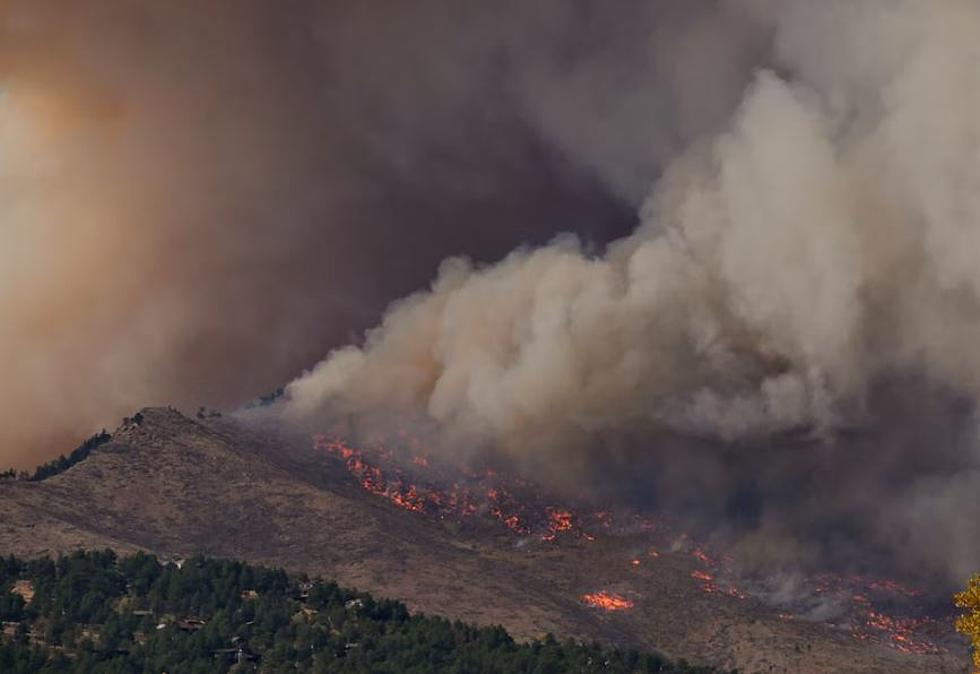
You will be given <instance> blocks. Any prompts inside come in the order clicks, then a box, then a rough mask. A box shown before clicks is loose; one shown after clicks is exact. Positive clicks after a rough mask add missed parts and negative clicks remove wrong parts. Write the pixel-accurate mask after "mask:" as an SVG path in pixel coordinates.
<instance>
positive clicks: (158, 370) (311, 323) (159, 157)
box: [0, 0, 768, 467]
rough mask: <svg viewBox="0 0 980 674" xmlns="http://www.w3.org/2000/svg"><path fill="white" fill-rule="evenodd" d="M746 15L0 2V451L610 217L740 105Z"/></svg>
mask: <svg viewBox="0 0 980 674" xmlns="http://www.w3.org/2000/svg"><path fill="white" fill-rule="evenodd" d="M219 5H220V6H219ZM757 23H758V21H757V19H756V18H754V17H752V16H749V15H747V14H744V13H743V12H742V11H740V10H739V9H737V8H733V7H728V6H727V5H719V4H718V3H714V2H705V3H693V4H690V5H687V4H685V6H683V7H680V6H678V3H648V2H646V1H640V0H631V1H629V2H624V3H621V4H620V5H619V6H617V8H616V9H615V10H611V9H610V8H609V7H606V6H602V5H599V4H597V3H582V2H572V3H569V2H564V1H558V0H543V1H539V2H534V3H526V2H517V1H516V0H515V1H512V2H503V3H501V2H476V3H466V5H465V7H464V6H463V5H461V4H459V3H454V2H448V1H446V0H424V1H423V2H416V3H410V4H409V3H404V2H394V1H388V0H383V1H380V2H372V3H363V2H348V1H346V0H331V1H329V2H314V1H312V0H298V1H297V2H290V3H288V7H284V6H283V5H282V4H281V3H275V2H268V1H265V0H241V1H239V2H234V3H209V2H200V1H199V0H176V1H168V2H164V3H160V2H155V1H151V0H137V1H132V0H93V1H91V2H86V3H77V2H71V1H70V0H3V1H2V2H0V91H2V93H0V177H2V178H0V231H2V233H3V240H2V243H0V372H2V373H3V378H4V385H3V386H2V387H0V465H2V466H4V467H6V465H8V462H9V463H13V464H15V465H18V466H19V467H29V466H30V465H31V464H33V463H36V462H37V461H39V460H44V459H48V458H51V457H52V456H56V455H57V454H59V453H61V452H64V451H67V450H69V449H70V448H71V447H72V446H73V444H74V443H75V442H77V440H79V439H81V438H83V437H85V436H87V435H89V434H90V433H92V432H93V431H96V430H98V428H99V427H100V426H107V427H110V428H111V427H113V426H114V425H115V424H116V423H117V422H118V419H119V418H120V417H121V416H123V415H124V414H131V413H132V411H133V409H134V408H138V407H140V406H142V405H144V404H171V403H172V404H178V405H184V406H187V407H192V408H193V407H195V406H197V405H199V404H208V405H212V406H234V405H238V404H241V403H242V402H244V401H246V400H248V399H250V398H252V397H253V396H254V395H256V394H257V393H260V392H263V391H269V390H272V389H274V388H275V387H277V386H279V385H281V384H282V383H283V382H285V381H288V380H289V379H290V378H291V377H293V376H295V375H296V373H298V372H300V371H301V370H302V368H304V367H307V366H309V364H310V363H313V362H315V360H316V359H317V358H319V357H320V356H321V355H322V353H323V350H324V349H325V348H326V346H328V345H335V344H342V343H344V342H346V341H349V339H350V336H351V335H352V334H355V333H357V332H359V331H361V330H363V329H364V328H366V327H368V326H370V325H371V324H373V323H374V322H376V321H377V319H378V317H379V315H380V314H381V312H382V310H383V309H384V307H385V305H386V304H387V303H388V302H390V300H391V298H393V297H397V296H400V295H403V294H405V293H407V292H409V291H411V290H412V289H414V288H417V287H419V286H420V285H422V284H423V283H424V282H425V281H426V280H427V279H428V278H429V277H430V275H431V273H432V270H433V269H434V268H435V267H436V265H437V264H438V261H439V260H440V259H442V258H444V257H445V256H447V255H449V254H454V253H460V252H464V253H466V254H468V255H471V256H473V257H474V258H475V259H478V260H492V259H497V258H499V257H501V256H502V255H504V254H505V253H506V252H507V251H508V250H510V249H512V248H513V247H515V246H517V245H520V244H523V243H531V244H542V243H545V242H546V241H547V240H548V239H549V238H550V237H551V236H552V235H553V234H554V232H556V231H560V230H569V231H574V232H577V233H579V234H580V235H581V236H582V237H583V238H584V239H585V240H587V241H592V242H597V243H598V244H601V243H602V242H604V241H606V240H608V239H609V238H611V237H615V236H621V235H622V234H624V233H625V232H626V231H628V228H629V226H630V213H631V208H632V206H631V203H630V200H631V199H636V198H638V196H637V195H640V194H642V193H643V192H644V191H645V190H646V186H647V185H648V184H649V183H651V182H652V181H653V180H654V179H655V178H656V176H657V175H658V174H659V171H660V170H661V169H662V164H663V161H664V160H665V158H666V157H669V156H670V155H672V154H673V153H674V152H676V151H677V150H678V149H680V148H681V147H683V146H684V145H685V144H686V143H687V142H689V141H690V140H691V139H692V138H693V137H695V136H696V135H699V134H700V133H703V132H705V131H706V130H708V129H709V128H710V127H713V126H714V125H720V124H722V123H723V121H724V119H725V118H726V117H727V116H728V114H729V113H730V110H731V108H732V107H734V105H736V104H737V100H738V96H739V92H740V90H741V88H742V86H743V85H744V84H745V82H746V81H747V80H748V78H749V77H750V74H751V68H752V65H751V64H752V61H753V60H754V59H755V57H756V56H757V55H761V54H763V53H764V45H765V43H766V40H767V39H768V38H767V37H766V36H765V35H763V33H764V31H761V30H758V29H757V28H756V26H757ZM690 78H695V79H698V80H699V81H701V82H702V83H703V86H699V87H697V88H690V87H688V86H687V84H686V83H687V81H688V79H690ZM629 91H632V92H634V95H631V96H627V95H624V94H625V93H626V92H629ZM631 129H632V131H631ZM586 133H588V134H590V137H589V138H582V136H583V135H584V134H586ZM611 167H616V169H617V170H616V172H615V174H614V173H613V172H612V171H611Z"/></svg>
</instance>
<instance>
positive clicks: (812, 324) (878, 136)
mask: <svg viewBox="0 0 980 674" xmlns="http://www.w3.org/2000/svg"><path fill="white" fill-rule="evenodd" d="M758 6H759V7H760V8H761V9H762V10H763V11H764V14H766V16H768V17H769V18H770V19H771V20H772V21H773V23H774V25H775V33H774V35H775V39H774V47H773V49H774V53H773V56H772V60H771V62H772V64H773V67H772V68H771V69H766V70H761V71H760V72H758V73H757V76H756V77H755V79H754V82H753V83H752V84H751V85H750V86H749V87H748V88H747V90H746V91H745V92H744V98H743V101H742V103H741V105H740V107H739V109H738V110H737V112H736V114H735V116H734V118H733V119H732V120H731V123H730V126H729V128H728V130H727V131H726V132H725V133H723V134H721V135H719V136H716V137H712V138H705V139H702V140H700V141H698V142H695V143H693V144H691V145H690V146H689V147H688V148H687V150H686V151H685V152H684V153H683V154H682V155H681V156H678V157H676V158H675V159H674V160H673V161H672V162H671V163H670V165H669V167H668V169H667V170H666V172H665V173H664V174H663V176H662V177H661V178H660V179H659V180H658V181H657V183H656V185H655V186H654V188H653V190H652V193H651V194H650V195H649V196H648V197H647V198H646V200H645V201H644V203H643V204H642V208H641V209H640V211H639V219H640V223H639V226H638V227H637V229H636V231H635V232H634V233H633V234H632V235H630V236H629V237H627V238H625V239H622V240H620V241H617V242H615V243H613V244H612V245H610V246H609V247H608V248H607V250H606V251H605V252H603V253H602V254H601V255H593V254H592V253H591V252H590V251H589V250H583V246H582V245H580V244H579V243H578V242H577V241H576V240H575V239H574V238H572V237H559V238H557V239H556V240H555V241H554V242H553V243H552V244H551V245H549V246H546V247H543V248H539V249H534V250H518V251H516V252H514V253H512V254H511V255H510V256H508V257H507V258H506V259H504V260H502V261H501V262H499V263H498V264H495V265H492V266H487V267H479V266H474V265H472V264H470V263H468V262H467V261H466V260H463V259H451V260H447V261H446V262H445V263H444V264H443V265H442V268H441V269H440V271H439V274H438V276H437V278H436V280H435V281H434V283H433V284H432V287H431V289H429V290H428V291H425V292H421V293H418V294H416V295H413V296H411V297H408V298H406V299H404V300H402V301H400V302H397V303H395V304H394V305H393V306H392V307H391V308H390V310H389V311H388V313H387V315H386V316H385V318H384V320H383V322H382V323H381V325H380V326H379V327H377V328H376V329H374V330H372V331H370V332H369V333H368V334H367V336H366V339H365V342H364V344H363V345H362V346H351V347H347V348H344V349H340V350H337V351H334V352H333V353H331V354H330V355H329V356H328V357H327V358H326V359H325V360H323V361H322V362H321V363H319V364H318V365H317V366H316V367H315V368H313V369H312V370H311V371H310V372H308V373H306V374H305V375H304V376H302V377H301V378H299V379H297V380H296V381H294V382H293V383H292V384H291V385H290V386H289V387H288V389H287V392H286V402H285V405H284V412H285V414H287V415H288V416H291V417H293V418H297V417H298V418H321V419H323V418H328V417H333V418H336V417H338V416H342V415H346V416H353V417H356V416H357V415H361V414H365V415H369V414H373V413H386V412H390V411H399V410H405V411H410V412H415V413H417V412H419V411H421V412H422V413H423V414H424V415H425V416H427V417H429V418H430V419H431V420H433V421H434V422H435V424H436V426H437V427H438V428H439V429H441V431H442V432H444V433H445V434H447V437H450V438H452V439H453V440H454V441H456V442H458V441H460V440H463V439H466V440H472V441H479V442H484V443H490V444H492V445H494V446H496V447H498V448H502V449H504V450H506V451H511V452H514V453H516V454H528V453H530V454H533V453H534V452H535V451H540V452H545V453H547V452H555V451H556V450H555V448H556V447H562V446H568V445H569V444H579V445H581V443H582V441H583V440H584V441H586V442H590V441H591V442H596V441H598V443H599V444H601V438H602V437H603V435H604V434H605V433H610V432H622V431H624V430H625V431H627V432H630V433H637V432H638V433H642V432H643V430H644V429H647V430H651V431H652V430H656V429H661V430H662V429H672V430H673V431H681V432H684V433H693V434H696V435H698V436H702V437H705V436H707V437H711V438H716V439H720V440H723V441H754V442H758V441H761V440H763V439H765V438H772V437H773V436H774V435H775V434H778V433H780V432H782V431H787V430H793V429H808V430H810V431H812V432H813V433H815V434H816V435H819V436H822V437H824V438H831V437H832V436H833V435H834V432H835V431H838V430H841V429H843V428H845V427H851V426H853V425H855V424H858V425H873V422H874V420H873V419H871V418H870V415H871V412H870V411H869V410H870V409H871V408H872V407H874V404H873V403H872V402H869V401H870V400H871V398H873V396H874V391H875V390H876V387H878V386H879V385H880V384H881V382H882V381H894V380H895V379H896V378H899V379H900V378H902V377H910V378H911V379H909V381H913V382H914V381H918V382H925V381H930V382H934V383H936V382H938V386H939V387H940V388H941V389H942V390H946V391H955V392H956V393H957V395H962V394H965V395H966V396H967V397H969V398H970V399H972V400H973V402H974V403H975V401H976V398H977V396H978V395H980V347H978V346H977V345H978V344H980V68H977V64H978V63H980V41H978V40H977V36H978V35H980V5H978V4H977V3H976V2H973V1H972V0H941V1H928V2H917V1H914V0H907V1H905V2H899V1H885V0H880V1H879V0H864V1H862V2H786V3H770V4H766V3H760V4H759V5H758ZM690 86H691V87H697V86H699V85H698V82H696V81H692V82H690ZM916 394H917V393H916V392H914V391H913V392H912V395H916ZM923 395H926V394H923ZM903 409H907V407H906V408H903ZM892 421H894V420H885V423H886V424H888V423H891V422H892ZM904 421H905V422H907V423H911V422H909V420H908V418H906V419H905V420H904ZM970 435H971V437H972V432H971V433H970ZM929 442H931V440H930V441H927V442H926V443H925V444H927V445H928V444H929ZM973 442H974V441H973V440H971V441H970V442H968V443H966V445H958V446H953V444H952V443H951V444H950V445H949V446H944V447H943V448H941V449H936V448H934V447H928V446H925V447H924V446H923V445H922V444H921V443H920V444H919V445H916V446H915V447H914V448H913V447H911V445H912V444H914V443H912V442H908V443H905V441H904V440H902V441H901V442H896V443H895V444H894V445H893V446H890V447H875V448H868V447H865V448H864V450H863V451H867V452H868V453H867V454H866V455H865V458H864V459H863V462H862V460H860V459H853V458H847V456H846V453H840V454H834V455H833V456H834V457H835V458H834V459H833V462H834V463H836V467H835V468H832V469H830V471H831V472H830V474H835V473H834V471H837V472H838V473H839V474H841V475H842V477H841V479H840V485H846V486H840V487H839V488H837V487H833V486H826V487H822V488H817V487H814V489H815V490H816V491H815V492H814V493H813V494H811V495H810V503H809V505H806V506H800V505H799V504H797V505H796V506H793V508H792V510H793V514H787V515H786V516H785V517H782V519H781V523H779V524H776V523H774V521H775V520H780V518H781V516H779V515H776V516H772V517H769V516H768V515H763V522H762V524H761V525H760V526H762V527H763V529H765V527H767V526H768V527H773V528H774V530H778V531H774V532H770V533H773V534H774V535H775V534H776V533H783V534H785V530H786V529H787V528H799V527H807V526H811V524H812V523H813V522H814V521H816V519H815V518H819V517H826V518H827V519H828V520H829V519H832V518H833V517H834V516H835V514H836V515H839V516H841V517H842V518H851V517H852V516H854V513H858V514H859V517H858V516H854V520H855V521H857V520H858V519H861V520H862V521H863V522H864V523H865V524H866V525H867V526H869V527H871V528H877V533H876V534H875V537H876V540H877V542H879V543H880V542H882V541H884V542H885V543H886V544H888V545H893V546H901V547H902V548H903V549H913V550H920V551H922V552H921V553H916V554H920V555H921V556H922V557H928V556H930V555H933V556H934V557H939V558H940V559H939V561H938V564H939V565H940V566H943V567H944V568H945V569H946V570H948V571H951V573H953V574H954V575H957V574H959V575H961V574H963V573H965V572H966V571H968V570H970V569H971V568H972V567H973V566H975V565H976V564H980V549H978V545H980V544H978V543H977V542H976V541H965V540H964V538H963V536H962V527H963V526H964V524H965V523H968V522H970V521H972V522H975V521H976V518H977V517H978V516H980V513H978V512H977V506H976V504H975V501H976V499H975V495H976V494H977V493H978V492H980V478H978V475H980V469H978V464H980V456H978V453H977V452H976V451H975V450H973V449H971V447H973V446H974V445H973V444H972V443H973ZM906 445H908V446H906ZM964 446H965V447H966V449H964V448H963V447H964ZM931 451H936V452H937V453H936V455H935V457H936V458H935V460H934V461H932V463H929V461H926V460H925V459H924V458H923V457H926V456H928V453H929V452H931ZM842 452H843V450H842ZM888 452H892V454H891V455H889V454H888ZM940 455H941V456H942V458H940ZM899 457H900V458H899ZM910 457H915V458H910ZM746 460H749V459H746ZM828 462H830V460H829V459H828ZM848 462H851V463H848ZM804 463H805V462H804ZM901 464H904V465H905V466H906V468H901V467H899V466H900V465H901ZM761 465H762V464H760V466H761ZM801 465H802V464H801ZM846 465H853V466H854V471H853V472H851V470H850V469H849V468H845V467H844V466H846ZM801 470H803V469H802V468H801ZM903 470H904V472H902V471H903ZM930 471H933V472H934V473H935V474H930ZM756 472H757V473H760V474H761V473H764V472H765V468H764V467H761V468H759V470H758V471H756ZM917 472H921V473H922V474H923V475H927V474H928V477H923V478H922V479H919V478H917V477H915V474H916V473H917ZM895 475H911V476H909V477H903V478H901V485H900V486H896V484H897V483H894V482H893V483H891V484H890V485H886V484H885V482H887V481H888V480H893V479H894V476H895ZM888 476H891V477H888ZM770 477H771V476H770ZM774 479H775V480H776V481H777V482H780V483H781V482H784V481H787V480H789V479H795V478H789V477H787V476H786V475H782V476H777V477H776V478H774ZM820 489H823V492H821V491H820ZM763 491H765V489H763ZM788 511H789V509H788V510H787V512H788ZM770 519H771V520H773V521H768V520H770ZM939 522H942V523H943V525H942V526H939V525H937V523H939ZM924 525H928V526H924ZM913 556H915V555H913ZM932 561H934V562H935V561H936V559H933V560H932Z"/></svg>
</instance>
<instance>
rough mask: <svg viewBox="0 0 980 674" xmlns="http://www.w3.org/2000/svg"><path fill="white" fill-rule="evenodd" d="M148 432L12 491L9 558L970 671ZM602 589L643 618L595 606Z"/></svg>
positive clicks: (326, 465)
mask: <svg viewBox="0 0 980 674" xmlns="http://www.w3.org/2000/svg"><path fill="white" fill-rule="evenodd" d="M142 417H143V418H142V423H140V424H139V425H136V424H128V425H125V426H123V427H121V428H120V429H118V430H117V431H116V432H115V433H114V434H113V438H112V440H111V441H110V442H108V443H106V444H103V445H101V446H99V447H97V448H96V449H94V450H93V451H92V453H91V455H90V456H89V457H88V458H87V459H86V460H84V461H82V462H80V463H78V464H77V465H74V466H72V467H71V468H70V469H68V470H67V471H65V472H63V473H61V474H58V475H55V476H53V477H50V478H48V479H46V480H43V481H40V482H25V481H17V480H4V481H0V511H2V512H3V513H4V514H5V517H4V518H3V520H2V522H0V552H5V553H6V552H14V553H17V554H18V555H22V556H38V555H43V554H53V553H57V552H60V551H67V550H71V549H75V548H78V547H86V548H101V547H111V548H113V549H115V550H117V551H119V552H131V551H134V550H138V549H143V550H148V551H151V552H154V553H156V554H158V555H161V556H164V557H168V556H171V557H172V556H180V557H183V556H188V555H191V554H195V553H204V554H209V555H214V556H222V557H232V558H237V559H243V560H247V561H249V562H253V563H261V564H267V565H275V566H282V567H284V568H286V569H288V570H290V571H297V572H305V573H308V574H310V575H311V576H317V575H319V576H323V577H327V578H332V579H336V580H337V581H338V582H339V583H341V584H343V585H347V586H352V587H357V588H359V589H362V590H366V591H369V592H371V593H373V594H375V595H378V596H386V597H392V598H396V599H400V600H403V601H405V602H406V604H407V605H408V606H409V608H410V609H411V610H413V611H422V612H426V613H435V614H440V615H444V616H447V617H450V618H459V619H463V620H466V621H470V622H474V623H477V624H483V625H489V624H498V623H499V624H502V625H503V626H504V627H505V628H506V629H507V630H508V631H509V632H510V633H511V634H513V635H515V637H518V638H533V637H540V636H542V635H543V634H545V633H546V632H552V633H554V634H557V635H559V636H562V637H564V636H570V637H575V638H578V639H582V640H587V641H591V640H594V639H595V640H600V641H603V642H606V643H610V644H619V645H623V646H629V647H636V648H640V649H645V650H659V651H661V652H663V653H665V654H666V655H667V656H669V657H672V658H687V659H689V660H692V661H696V662H707V663H710V664H714V665H718V666H723V667H738V668H739V669H741V670H742V671H743V672H754V671H760V672H778V671H785V672H814V673H820V672H828V673H829V672H869V673H870V672H882V673H888V674H901V673H903V672H910V673H911V672H923V671H929V672H937V673H939V672H961V671H964V670H965V664H964V660H963V659H962V658H961V657H960V656H959V654H957V655H956V656H955V657H954V656H950V655H944V654H934V655H913V654H906V653H902V652H899V651H898V650H895V649H893V648H889V647H888V646H886V645H882V644H877V643H863V642H861V641H860V640H857V639H855V638H854V636H853V635H852V634H851V633H849V632H846V631H842V630H839V629H834V628H832V627H830V626H826V625H823V624H818V623H811V622H805V621H801V620H787V619H785V616H784V617H780V616H779V615H777V614H776V612H775V611H774V610H772V609H771V608H769V607H767V606H765V605H763V604H762V603H760V602H757V601H755V600H753V599H738V598H735V597H731V596H727V595H725V594H724V593H720V592H715V593H708V592H704V591H703V582H702V581H701V580H699V576H698V575H697V573H698V572H699V571H698V568H699V567H698V564H697V560H696V559H693V558H692V557H691V555H690V554H686V553H681V552H677V553H670V552H661V554H660V555H659V556H658V557H657V558H656V559H650V558H647V557H644V558H643V559H642V560H641V559H637V562H638V563H635V564H634V563H633V562H632V560H633V559H636V558H637V555H638V551H643V550H646V546H648V541H647V540H646V539H645V538H644V534H643V533H642V532H634V533H618V534H609V535H603V536H600V537H598V539H597V540H594V541H588V540H584V539H582V538H572V537H568V538H561V539H559V540H557V541H556V542H554V543H551V544H547V545H546V544H541V543H540V542H534V541H532V542H530V543H527V544H525V542H524V541H522V542H520V543H518V544H515V539H514V537H513V536H512V535H510V532H509V531H507V530H506V529H505V528H502V527H500V526H498V524H499V523H497V522H495V521H492V520H491V519H490V518H486V522H485V523H481V522H480V521H479V520H477V522H476V524H474V525H473V526H470V527H467V528H465V529H460V528H459V527H458V526H456V525H455V524H454V523H453V522H451V521H441V520H439V519H438V518H434V517H428V516H425V515H420V514H418V513H413V512H409V511H408V510H405V509H403V508H398V507H396V506H395V505H393V504H392V503H391V502H390V501H388V500H386V499H381V498H377V497H376V496H374V495H372V494H371V493H369V492H368V491H365V490H364V489H363V488H362V487H361V486H360V485H359V484H358V483H357V481H355V480H354V479H352V478H351V476H350V474H349V473H348V471H347V470H345V469H344V466H343V464H342V463H341V462H339V461H337V460H333V459H331V458H329V457H324V456H323V455H322V454H317V453H314V452H313V451H311V449H310V447H309V444H310V443H309V442H308V441H306V440H304V439H295V438H290V437H286V436H283V435H279V434H277V433H274V432H271V431H258V430H256V429H253V428H251V427H248V426H245V425H243V424H241V423H239V422H236V421H234V420H230V419H220V418H215V419H201V420H199V419H189V418H187V417H185V416H183V415H181V414H179V413H178V412H175V411H173V410H169V409H160V408H151V409H146V410H143V412H142ZM600 591H603V592H609V593H610V595H609V596H611V597H614V598H615V597H620V598H628V601H629V602H630V603H631V606H629V607H628V608H624V610H616V611H608V612H607V611H604V610H602V609H600V608H596V607H595V606H591V605H589V603H588V602H587V601H583V597H584V596H587V595H590V594H592V595H593V596H599V595H597V594H596V593H598V592H600ZM614 608H615V607H614Z"/></svg>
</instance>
